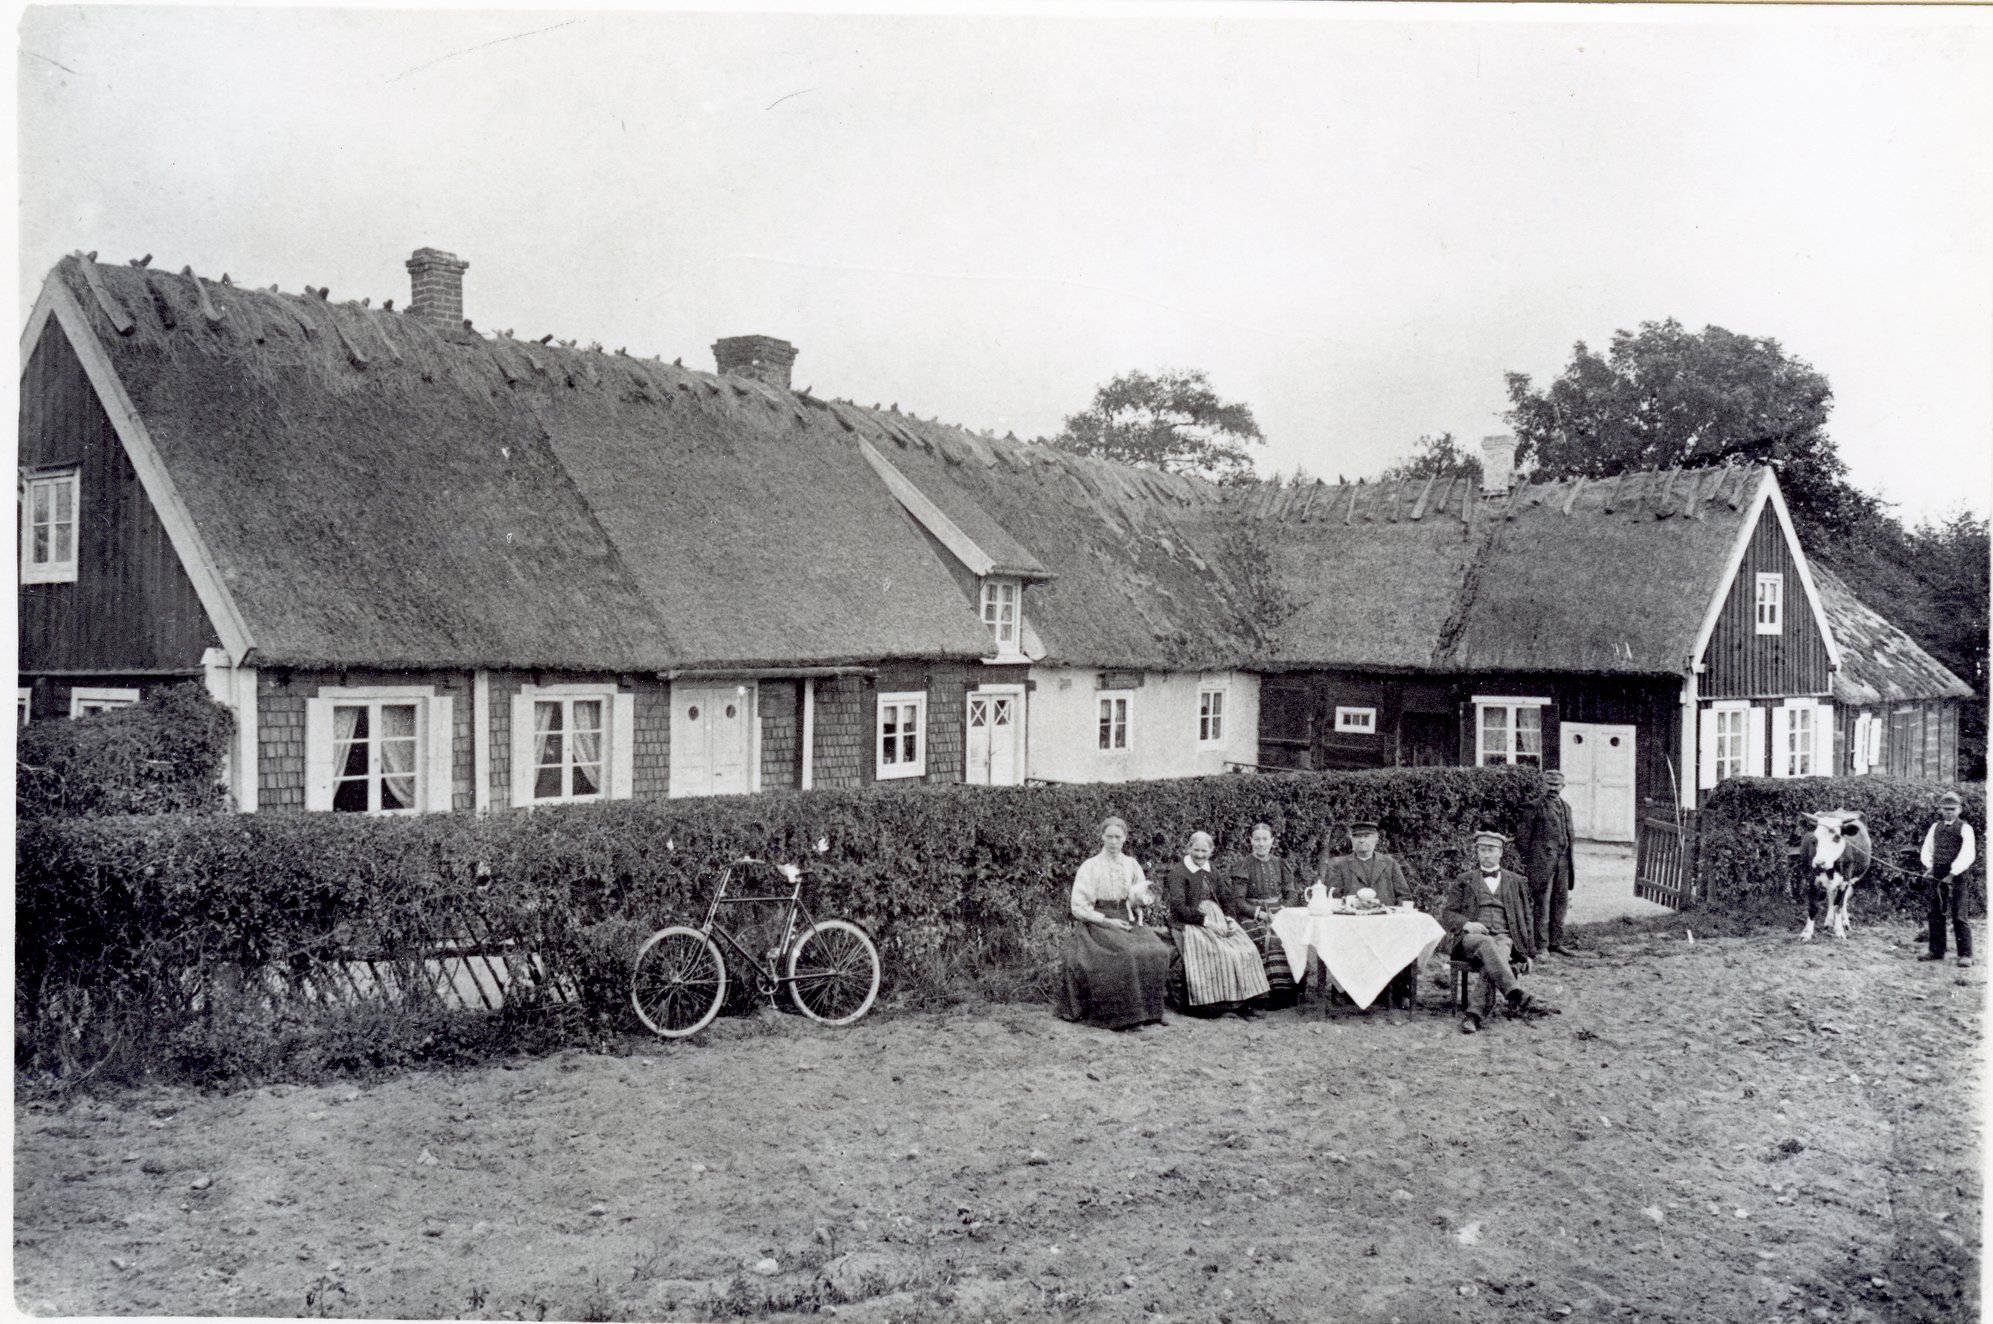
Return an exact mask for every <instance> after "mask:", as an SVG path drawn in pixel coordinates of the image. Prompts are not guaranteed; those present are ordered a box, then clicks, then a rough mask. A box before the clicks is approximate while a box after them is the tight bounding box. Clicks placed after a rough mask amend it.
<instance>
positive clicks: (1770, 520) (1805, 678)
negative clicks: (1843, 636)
mask: <svg viewBox="0 0 1993 1324" xmlns="http://www.w3.org/2000/svg"><path fill="white" fill-rule="evenodd" d="M1760 574H1778V575H1781V576H1783V577H1784V580H1785V596H1784V604H1785V605H1784V616H1783V622H1782V626H1783V628H1781V629H1780V631H1779V633H1777V634H1759V633H1758V632H1757V593H1758V587H1757V585H1758V576H1759V575H1760ZM1703 662H1704V671H1703V676H1702V684H1701V687H1700V688H1701V693H1702V697H1703V698H1705V699H1745V698H1758V697H1769V696H1775V695H1802V694H1825V693H1827V690H1828V680H1829V676H1828V671H1827V643H1826V640H1825V639H1824V638H1823V637H1822V635H1821V633H1820V626H1819V623H1818V622H1817V621H1815V620H1814V618H1813V609H1812V607H1811V606H1809V605H1808V603H1807V601H1806V586H1805V585H1804V584H1802V583H1801V582H1800V579H1799V567H1798V565H1797V563H1796V562H1794V560H1793V558H1792V548H1791V547H1790V546H1789V545H1788V544H1787V542H1786V540H1785V533H1784V531H1783V530H1782V529H1780V527H1779V522H1778V515H1777V513H1776V512H1775V511H1774V510H1773V509H1772V508H1771V506H1770V504H1767V505H1766V506H1765V509H1764V513H1763V514H1762V515H1760V516H1759V518H1758V527H1757V528H1756V529H1754V530H1752V532H1751V544H1750V546H1749V547H1748V548H1746V549H1745V552H1744V560H1743V563H1742V564H1740V565H1739V566H1738V567H1737V575H1736V578H1734V579H1733V580H1731V582H1730V590H1729V592H1728V593H1727V594H1726V595H1725V596H1724V599H1723V610H1722V611H1721V613H1720V614H1719V615H1718V616H1717V618H1716V629H1715V630H1714V631H1713V632H1712V633H1711V634H1710V638H1709V647H1708V648H1707V649H1706V650H1705V651H1704V653H1703Z"/></svg>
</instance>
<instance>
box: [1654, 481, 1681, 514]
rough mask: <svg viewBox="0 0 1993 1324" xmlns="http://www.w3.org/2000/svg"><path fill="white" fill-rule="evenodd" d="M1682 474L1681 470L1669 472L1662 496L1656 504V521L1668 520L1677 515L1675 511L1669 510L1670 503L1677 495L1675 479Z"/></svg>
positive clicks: (1663, 485)
mask: <svg viewBox="0 0 1993 1324" xmlns="http://www.w3.org/2000/svg"><path fill="white" fill-rule="evenodd" d="M1680 473H1681V470H1680V469H1669V470H1668V475H1667V479H1666V481H1664V482H1663V483H1662V484H1661V495H1660V497H1659V499H1657V500H1656V501H1655V502H1654V518H1655V519H1666V518H1668V516H1670V515H1672V514H1674V513H1675V512H1674V511H1672V510H1670V509H1668V502H1669V501H1670V500H1671V499H1672V498H1673V497H1674V495H1675V477H1676V475H1678V474H1680Z"/></svg>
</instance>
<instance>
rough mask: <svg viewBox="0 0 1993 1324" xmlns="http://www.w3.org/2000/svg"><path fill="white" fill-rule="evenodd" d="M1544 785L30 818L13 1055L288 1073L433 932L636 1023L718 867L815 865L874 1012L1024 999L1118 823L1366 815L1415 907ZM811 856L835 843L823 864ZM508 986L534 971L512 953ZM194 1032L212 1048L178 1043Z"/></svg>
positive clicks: (1158, 867)
mask: <svg viewBox="0 0 1993 1324" xmlns="http://www.w3.org/2000/svg"><path fill="white" fill-rule="evenodd" d="M1541 785H1542V783H1541V779H1540V778H1539V777H1538V775H1537V774H1536V773H1535V772H1534V771H1533V770H1527V769H1520V770H1518V769H1462V768H1420V769H1394V770H1387V771H1379V772H1365V773H1279V774H1268V775H1262V776H1225V777H1206V778H1194V779H1184V780H1175V781H1156V782H1130V783H1118V784H1102V785H1086V786H1054V787H966V786H931V787H896V788H875V789H867V790H860V791H812V792H803V793H787V794H769V795H760V796H752V797H745V796H744V797H729V798H713V799H701V800H679V801H668V802H663V803H658V802H633V801H623V802H617V803H612V804H595V805H572V806H562V807H551V808H547V809H539V810H534V811H532V812H530V813H500V814H493V815H488V816H485V817H479V816H476V815H472V814H464V813H458V814H436V815H424V816H421V817H377V818H369V817H361V816H354V815H344V814H302V813H263V814H250V815H200V814H163V815H154V816H145V817H125V818H104V817H100V818H69V819H55V818H50V819H42V820H37V821H24V822H23V823H22V824H21V825H20V826H19V829H18V836H17V841H16V851H17V857H16V867H17V878H18V890H17V904H16V924H17V962H16V981H17V982H16V993H17V1001H16V1006H17V1011H18V1014H17V1018H16V1036H17V1041H16V1048H17V1056H18V1060H19V1061H20V1062H22V1063H23V1064H24V1065H26V1066H29V1067H31V1068H35V1069H40V1070H45V1071H50V1072H57V1073H61V1072H73V1071H75V1070H78V1069H80V1068H82V1067H83V1066H84V1065H85V1064H86V1063H87V1062H88V1061H89V1060H90V1059H91V1058H92V1053H93V1051H94V1052H96V1053H97V1054H99V1055H101V1054H104V1053H115V1054H116V1055H119V1056H121V1057H127V1058H129V1059H130V1063H131V1066H130V1069H131V1070H134V1071H138V1070H144V1069H146V1067H148V1066H156V1065H158V1064H159V1063H161V1062H163V1061H165V1060H166V1058H165V1057H163V1056H162V1055H161V1054H162V1051H163V1049H164V1046H165V1045H167V1044H169V1043H177V1044H179V1045H180V1046H181V1050H180V1051H181V1053H182V1056H183V1057H185V1058H187V1059H189V1060H190V1061H191V1060H198V1061H199V1062H200V1063H201V1064H202V1065H201V1067H200V1073H201V1074H206V1075H216V1076H227V1075H230V1074H234V1075H244V1074H248V1071H249V1064H248V1063H247V1062H246V1061H245V1060H244V1057H245V1054H246V1055H247V1057H250V1058H254V1059H256V1060H259V1061H262V1062H264V1063H266V1064H267V1063H269V1062H271V1061H274V1060H277V1059H278V1058H280V1057H282V1056H283V1055H284V1054H285V1053H288V1052H290V1051H291V1050H289V1049H286V1048H282V1047H281V1043H282V1042H288V1041H289V1040H295V1039H300V1038H303V1037H309V1036H307V1035H306V1034H305V1028H304V1027H305V1025H306V1023H307V1022H309V1023H310V1024H312V1025H323V1024H325V1023H329V1022H328V1018H330V1020H331V1021H342V1023H343V1019H350V1018H345V1017H344V1013H337V1014H335V1013H336V1006H335V1007H334V1008H333V1009H331V1010H328V1009H327V1007H326V1006H325V1005H323V1004H325V1003H327V1001H328V996H329V997H330V1002H331V1003H333V1004H338V1003H339V1002H341V998H340V997H339V996H338V990H339V989H340V988H341V987H342V985H341V981H342V979H344V978H345V976H344V974H343V973H342V972H343V971H344V970H346V969H347V968H348V967H347V965H346V963H349V962H355V961H370V962H373V963H375V965H376V966H377V967H382V968H386V969H390V970H400V971H402V972H404V974H410V973H412V972H414V971H416V970H417V969H418V964H417V963H418V962H419V961H420V958H421V956H422V954H423V953H425V952H429V951H432V950H434V948H435V946H436V944H437V941H438V939H439V938H450V937H456V936H462V935H465V934H469V935H471V936H475V937H479V938H484V939H489V940H491V941H492V942H509V943H510V944H511V946H510V950H511V951H512V952H513V953H515V954H521V953H531V954H532V955H533V956H534V957H536V958H537V960H538V962H539V971H540V979H541V989H542V992H543V993H544V994H546V996H544V997H542V998H541V999H540V1000H539V1005H540V1006H541V1007H542V1008H543V1009H544V1010H547V1011H550V1012H551V1011H553V1010H555V1009H558V1008H564V1009H565V1010H563V1011H561V1013H560V1014H562V1015H567V1016H570V1017H575V1016H577V1015H578V1026H577V1027H576V1028H574V1029H573V1033H575V1034H578V1035H584V1036H585V1035H587V1034H594V1033H600V1032H602V1031H604V1030H609V1029H620V1028H627V1027H628V1026H629V1024H630V1018H629V1017H628V1014H627V1013H626V1011H625V1010H624V1008H625V1006H626V993H627V970H628V962H629V960H630V957H631V955H632V954H633V953H634V949H635V947H636V945H637V944H638V943H639V942H640V941H641V940H642V938H643V937H644V936H645V935H646V934H647V933H649V932H650V931H652V930H653V929H655V928H657V927H660V926H662V925H664V924H668V923H679V922H686V923H697V922H698V921H699V919H700V918H701V917H702V916H703V915H704V911H705V906H706V902H707V900H708V898H709V896H710V895H711V892H712V889H713V887H714V885H715V883H716V881H717V879H718V877H719V874H720V871H721V870H722V869H723V868H724V867H725V866H726V864H727V863H728V862H729V861H731V860H734V859H737V858H738V857H739V856H741V855H742V854H743V853H750V854H754V855H756V856H759V857H761V858H764V859H768V860H775V861H784V860H796V861H804V862H806V864H807V867H808V868H809V870H810V873H809V879H810V881H809V885H808V886H807V887H806V889H805V894H804V896H805V901H806V903H807V904H808V905H809V907H810V908H811V909H812V910H813V911H815V912H816V913H818V914H820V915H821V914H833V915H844V916H847V917H849V918H852V919H855V920H858V921H859V922H860V923H863V924H865V925H866V926H867V927H868V928H870V929H871V931H872V932H873V934H874V935H875V936H876V937H877V939H878V942H879V947H880V952H881V956H882V957H883V959H884V963H885V966H886V981H887V993H888V995H897V996H898V997H900V998H901V999H902V1000H912V1001H928V1000H947V999H953V998H957V997H962V996H971V997H1008V996H1018V995H1023V994H1035V993H1039V992H1042V990H1043V989H1044V988H1046V987H1047V986H1048V985H1049V980H1050V975H1051V971H1052V964H1053V963H1054V962H1055V961H1056V959H1057V946H1058V938H1059V937H1060V936H1061V935H1062V934H1063V931H1064V922H1065V919H1064V917H1065V914H1066V905H1067V896H1068V893H1069V891H1070V887H1071V880H1072V877H1073V872H1074V870H1075V869H1076V868H1077V867H1078V865H1079V863H1080V862H1081V861H1082V860H1083V859H1085V858H1086V856H1088V855H1090V854H1092V853H1093V852H1094V851H1095V850H1096V849H1097V848H1098V840H1097V837H1096V834H1095V825H1096V824H1097V823H1098V822H1099V821H1100V820H1101V819H1102V818H1104V817H1106V816H1107V815H1108V814H1119V815H1120V816H1122V817H1123V818H1126V819H1127V820H1128V821H1129V823H1130V825H1131V828H1132V834H1131V843H1130V846H1131V851H1132V853H1134V854H1135V855H1136V857H1137V858H1138V859H1140V860H1142V861H1143V862H1144V863H1145V865H1147V866H1148V868H1149V869H1150V870H1151V872H1154V873H1158V874H1160V872H1161V871H1162V869H1163V868H1165V867H1166V866H1167V865H1168V863H1169V861H1170V860H1171V859H1172V858H1173V857H1174V856H1175V855H1176V853H1177V851H1178V849H1179V847H1180V846H1181V844H1182V842H1183V841H1184V840H1185V839H1186V838H1187V837H1188V835H1189V834H1190V833H1191V832H1192V831H1195V830H1198V829H1202V830H1205V831H1209V832H1211V833H1212V834H1213V835H1214V836H1215V837H1216V839H1217V841H1218V845H1219V849H1220V852H1221V854H1224V853H1243V852H1244V851H1245V850H1246V849H1247V838H1248V836H1249V834H1250V832H1251V829H1252V826H1253V824H1254V823H1256V822H1260V821H1265V822H1267V823H1269V824H1270V825H1271V826H1272V827H1273V829H1274V831H1275V833H1276V834H1277V835H1278V836H1279V837H1280V839H1281V840H1282V842H1283V844H1284V845H1285V846H1286V847H1287V848H1288V850H1289V852H1290V853H1291V854H1295V855H1299V856H1301V857H1303V858H1304V859H1305V860H1307V861H1308V863H1309V865H1310V867H1312V864H1313V860H1314V856H1315V853H1316V850H1317V848H1318V846H1319V844H1320V843H1321V842H1323V841H1325V840H1326V841H1328V842H1330V843H1332V844H1333V845H1334V846H1335V847H1336V848H1337V849H1347V845H1346V831H1345V828H1344V825H1345V824H1347V823H1349V822H1352V821H1354V820H1357V819H1374V820H1376V821H1377V822H1378V823H1380V824H1381V825H1382V828H1383V832H1384V836H1385V848H1386V849H1388V850H1391V851H1393V852H1394V853H1396V854H1397V855H1398V856H1399V858H1400V859H1401V860H1402V861H1403V862H1404V864H1405V866H1406V869H1407V872H1408V873H1409V874H1410V875H1411V877H1412V878H1413V879H1414V880H1415V884H1414V891H1415V892H1417V894H1418V895H1419V896H1420V897H1421V899H1422V900H1424V901H1425V902H1427V903H1428V904H1430V903H1432V902H1433V901H1434V900H1436V899H1437V897H1438V895H1439V893H1440V890H1441V888H1442V886H1443V884H1444V881H1445V879H1446V878H1447V877H1449V876H1450V875H1451V874H1452V873H1454V872H1456V871H1457V870H1459V869H1460V868H1462V867H1464V866H1465V865H1466V863H1467V860H1468V857H1469V853H1470V852H1469V834H1470V833H1471V831H1472V829H1473V828H1474V827H1475V826H1476V825H1477V824H1480V823H1493V824H1496V825H1500V826H1502V827H1504V828H1506V829H1512V828H1513V827H1514V825H1515V823H1516V822H1517V821H1518V819H1519V818H1520V812H1521V809H1522V807H1523V806H1524V805H1525V804H1526V803H1527V802H1528V801H1529V800H1531V799H1532V798H1533V797H1535V796H1536V795H1538V794H1540V790H1541ZM820 839H821V840H825V841H827V842H828V844H829V849H828V851H827V852H826V853H824V854H822V855H816V854H814V853H813V851H812V845H813V843H815V842H817V841H818V840H820ZM511 968H512V969H513V970H514V972H515V973H516V974H527V975H529V974H532V973H533V969H532V967H531V966H530V965H529V963H528V962H526V961H525V960H523V959H517V960H514V961H513V962H512V964H511ZM522 993H523V990H522V988H521V986H520V985H516V984H515V985H514V989H513V994H512V996H511V997H509V998H508V1004H512V1003H517V1004H519V1005H520V1006H523V1007H527V1008H529V1009H530V1008H531V1007H532V1006H533V1005H534V1004H533V1000H532V999H531V998H530V997H526V996H522ZM556 993H562V994H567V995H570V996H567V997H556V996H554V994H556ZM79 998H82V999H85V1000H92V1001H93V1002H94V1005H96V1006H99V1007H104V1006H111V1005H116V1006H118V1007H123V1008H134V1009H140V1010H142V1014H139V1015H133V1016H121V1017H120V1020H119V1023H120V1025H121V1026H125V1027H127V1028H125V1029H122V1030H120V1032H119V1033H118V1034H116V1035H99V1036H98V1039H99V1040H101V1042H98V1043H97V1046H96V1048H95V1049H94V1050H92V1049H91V1048H89V1046H88V1044H89V1043H90V1042H92V1041H91V1040H90V1036H89V1034H88V1033H87V1032H86V1033H85V1034H84V1035H82V1036H78V1035H77V1034H75V1033H74V1030H75V1026H73V1025H71V1026H69V1027H68V1028H67V1029H65V1028H64V1027H63V1026H62V1025H61V1024H59V1022H61V1021H62V1020H63V1019H64V1016H65V1015H68V1014H69V1013H68V1012H65V1009H72V1010H73V1008H74V1007H75V1005H76V1004H77V1001H78V999H79ZM344 1001H346V1002H350V1001H351V999H350V998H347V999H344ZM409 1002H410V1006H409V1007H408V1009H407V1015H409V1016H415V1015H417V1014H418V1013H424V1012H425V1009H424V1007H423V1005H422V999H420V998H415V997H412V998H411V999H409ZM577 1004H578V1005H577ZM287 1016H288V1017H292V1018H293V1019H294V1020H295V1021H296V1023H295V1024H292V1023H291V1022H287V1021H286V1020H285V1019H284V1018H285V1017H287ZM252 1023H253V1025H254V1026H255V1027H256V1028H255V1029H254V1031H253V1032H252V1030H251V1029H250V1028H249V1027H250V1026H251V1024H252ZM200 1025H209V1026H213V1027H215V1028H212V1029H208V1030H200V1031H196V1030H193V1029H189V1028H188V1027H193V1026H200ZM312 1033H313V1034H317V1033H318V1031H317V1030H313V1031H312ZM423 1033H424V1034H427V1033H429V1031H428V1030H424V1031H423ZM176 1036H177V1038H176ZM380 1037H381V1039H382V1042H383V1043H384V1044H405V1043H406V1042H407V1040H408V1039H409V1038H410V1036H409V1035H384V1036H380ZM251 1044H254V1045H257V1046H256V1047H255V1048H254V1051H249V1050H248V1049H246V1048H245V1047H244V1045H251ZM401 1051H402V1050H401V1049H400V1048H396V1049H394V1052H397V1053H399V1052H401ZM358 1065H365V1064H364V1063H360V1064H358ZM266 1069H267V1067H266Z"/></svg>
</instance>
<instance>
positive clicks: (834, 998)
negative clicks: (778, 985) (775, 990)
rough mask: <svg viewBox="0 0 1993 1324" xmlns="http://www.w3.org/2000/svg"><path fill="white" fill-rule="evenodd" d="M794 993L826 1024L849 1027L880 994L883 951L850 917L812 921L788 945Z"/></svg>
mask: <svg viewBox="0 0 1993 1324" xmlns="http://www.w3.org/2000/svg"><path fill="white" fill-rule="evenodd" d="M789 996H790V997H791V998H792V999H794V1000H795V1003H796V1010H798V1011H800V1012H802V1013H803V1015H805V1016H807V1017H809V1018H810V1019H811V1020H813V1021H821V1022H823V1023H824V1024H825V1025H849V1024H851V1023H852V1022H853V1021H855V1020H857V1019H858V1018H859V1017H860V1016H863V1015H864V1014H865V1013H866V1012H868V1011H870V1010H872V1002H873V1000H874V999H875V998H877V997H878V996H879V949H878V948H877V947H875V946H873V945H872V935H870V934H868V933H867V932H865V930H863V929H861V928H859V927H858V926H857V925H856V924H853V923H852V922H851V921H850V920H848V919H824V920H818V921H817V922H816V923H815V924H813V925H811V926H810V928H809V930H808V931H807V932H805V933H804V934H803V936H802V937H800V938H798V939H797V940H796V945H795V946H794V947H791V948H790V949H789Z"/></svg>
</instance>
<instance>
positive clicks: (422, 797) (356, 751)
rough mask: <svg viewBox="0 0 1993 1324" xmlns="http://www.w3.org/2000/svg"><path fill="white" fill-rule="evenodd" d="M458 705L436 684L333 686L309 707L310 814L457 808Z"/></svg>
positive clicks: (307, 791) (308, 702)
mask: <svg viewBox="0 0 1993 1324" xmlns="http://www.w3.org/2000/svg"><path fill="white" fill-rule="evenodd" d="M451 712H452V703H451V700H450V697H449V696H448V695H439V694H437V693H436V688H435V686H433V685H352V686H339V685H325V686H321V687H320V688H319V691H318V694H317V696H316V697H315V698H310V699H307V700H305V712H304V724H305V808H306V809H314V810H330V811H332V812H334V813H347V814H413V813H422V812H427V811H431V810H447V809H449V808H450V804H451V798H452V791H453V783H452V780H451V773H450V750H451V739H450V729H451V728H450V719H451Z"/></svg>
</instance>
